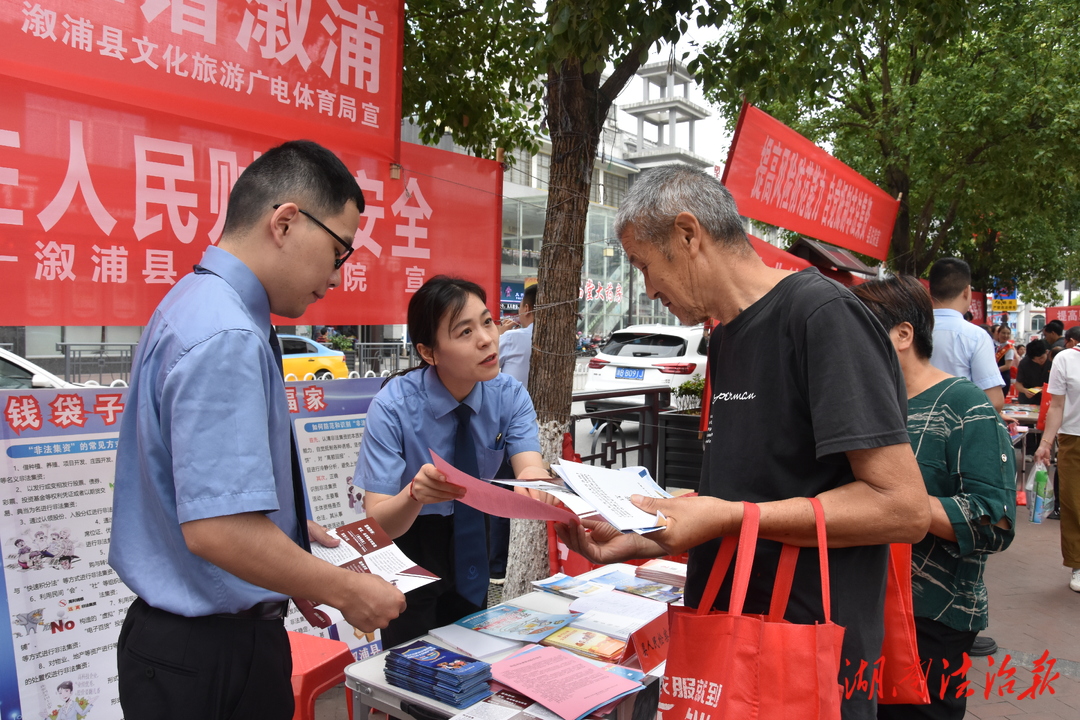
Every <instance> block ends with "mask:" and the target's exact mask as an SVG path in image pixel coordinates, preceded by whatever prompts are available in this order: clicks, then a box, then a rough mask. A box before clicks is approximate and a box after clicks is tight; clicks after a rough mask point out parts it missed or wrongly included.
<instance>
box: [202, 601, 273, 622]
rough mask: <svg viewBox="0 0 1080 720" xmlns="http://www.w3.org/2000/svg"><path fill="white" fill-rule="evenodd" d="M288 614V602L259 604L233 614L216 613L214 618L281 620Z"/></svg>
mask: <svg viewBox="0 0 1080 720" xmlns="http://www.w3.org/2000/svg"><path fill="white" fill-rule="evenodd" d="M288 613H289V601H288V600H279V601H277V602H261V603H257V604H255V605H252V606H251V607H249V608H248V609H247V610H241V611H240V612H234V613H217V614H215V615H214V617H219V618H233V619H236V620H281V619H282V618H283V617H285V616H286V615H287V614H288Z"/></svg>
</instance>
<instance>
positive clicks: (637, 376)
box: [615, 367, 645, 380]
mask: <svg viewBox="0 0 1080 720" xmlns="http://www.w3.org/2000/svg"><path fill="white" fill-rule="evenodd" d="M615 377H616V379H619V380H643V379H644V378H645V370H644V369H643V368H625V367H621V368H615Z"/></svg>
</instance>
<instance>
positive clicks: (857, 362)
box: [804, 296, 997, 459]
mask: <svg viewBox="0 0 1080 720" xmlns="http://www.w3.org/2000/svg"><path fill="white" fill-rule="evenodd" d="M804 344H805V347H806V351H805V352H806V357H805V372H806V386H807V388H808V393H809V401H810V413H811V416H812V422H813V428H814V437H815V441H816V448H817V457H818V459H823V458H825V457H826V456H828V455H833V454H836V453H841V452H846V451H848V450H863V449H868V448H877V447H885V446H888V445H900V444H908V443H910V438H909V437H908V432H907V425H906V415H907V401H906V399H905V398H906V392H905V391H904V387H903V381H902V380H901V376H900V366H899V363H898V361H897V359H896V353H895V351H894V350H893V347H892V343H891V342H890V341H889V336H888V335H886V334H885V333H884V332H883V331H882V330H881V326H880V325H879V324H878V323H877V321H876V320H874V318H873V317H872V316H871V315H870V313H869V311H868V310H866V308H865V307H863V305H862V303H860V302H859V301H858V300H857V299H856V298H854V297H851V296H848V297H844V296H839V297H837V298H836V299H834V300H830V301H828V302H826V303H824V304H823V305H822V306H821V307H819V308H818V309H816V310H815V311H813V313H812V314H811V315H810V317H809V318H808V319H807V322H806V338H805V340H804ZM994 369H995V371H996V370H997V367H996V366H995V368H994Z"/></svg>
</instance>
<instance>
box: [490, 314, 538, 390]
mask: <svg viewBox="0 0 1080 720" xmlns="http://www.w3.org/2000/svg"><path fill="white" fill-rule="evenodd" d="M534 327H536V323H533V324H532V325H529V326H528V327H523V328H518V329H517V330H507V331H506V332H505V333H503V334H502V337H500V338H499V367H500V368H502V371H503V372H504V373H506V374H507V375H509V376H511V377H513V378H515V379H516V380H517V381H518V382H519V383H521V384H522V385H524V386H525V389H526V390H527V389H528V388H529V361H530V360H532V337H533V328H534Z"/></svg>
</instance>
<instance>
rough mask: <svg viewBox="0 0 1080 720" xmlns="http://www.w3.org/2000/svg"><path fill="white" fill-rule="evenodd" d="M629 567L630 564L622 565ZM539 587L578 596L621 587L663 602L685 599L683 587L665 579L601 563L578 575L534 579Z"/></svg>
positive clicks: (567, 595) (627, 591)
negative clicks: (659, 580)
mask: <svg viewBox="0 0 1080 720" xmlns="http://www.w3.org/2000/svg"><path fill="white" fill-rule="evenodd" d="M623 567H630V566H623ZM533 587H535V588H537V589H538V590H544V591H546V592H551V593H555V594H556V595H562V596H563V597H569V598H579V597H587V596H589V595H593V594H601V595H602V594H603V591H604V590H621V591H622V592H625V593H630V594H632V595H640V596H641V597H647V598H650V599H652V600H659V601H660V602H664V603H672V602H676V601H678V600H681V599H682V595H683V594H682V591H681V590H679V589H678V588H676V587H673V586H671V585H665V584H664V583H657V582H650V581H649V580H642V579H641V578H639V577H637V576H635V575H632V574H630V572H629V571H626V570H612V569H611V568H609V567H600V568H597V569H596V570H590V571H589V572H587V573H582V574H581V575H578V576H577V577H568V576H566V575H561V574H560V575H553V576H551V577H549V578H546V579H544V580H537V581H535V582H533Z"/></svg>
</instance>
